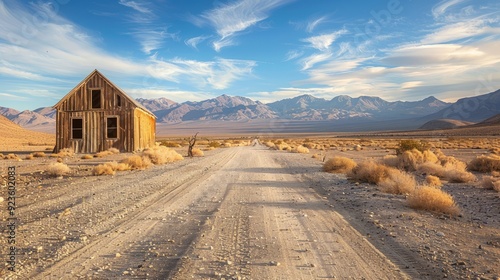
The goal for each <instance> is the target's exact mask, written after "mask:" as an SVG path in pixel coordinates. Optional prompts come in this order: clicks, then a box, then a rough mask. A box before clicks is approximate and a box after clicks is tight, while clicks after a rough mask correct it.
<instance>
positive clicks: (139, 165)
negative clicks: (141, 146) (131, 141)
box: [120, 155, 152, 169]
mask: <svg viewBox="0 0 500 280" xmlns="http://www.w3.org/2000/svg"><path fill="white" fill-rule="evenodd" d="M120 163H124V164H127V165H128V166H130V168H131V169H146V168H148V167H150V166H151V165H152V163H151V160H150V159H149V157H145V156H139V155H133V156H129V157H127V158H124V159H123V160H121V161H120Z"/></svg>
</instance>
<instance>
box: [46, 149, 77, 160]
mask: <svg viewBox="0 0 500 280" xmlns="http://www.w3.org/2000/svg"><path fill="white" fill-rule="evenodd" d="M74 155H75V152H74V151H73V149H70V148H64V149H61V150H60V151H59V153H57V154H51V155H50V156H51V157H61V158H62V157H72V156H74Z"/></svg>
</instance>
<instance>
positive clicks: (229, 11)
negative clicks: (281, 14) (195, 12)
mask: <svg viewBox="0 0 500 280" xmlns="http://www.w3.org/2000/svg"><path fill="white" fill-rule="evenodd" d="M291 1H292V0H239V1H236V2H233V3H230V4H221V5H220V6H218V7H217V8H215V9H212V10H209V11H206V12H204V13H203V14H202V15H201V17H202V18H203V19H205V20H206V21H208V23H209V24H210V25H212V26H213V27H214V28H215V30H216V32H217V34H218V35H219V39H218V40H216V41H214V42H213V46H214V49H215V50H216V51H220V50H221V49H222V48H224V47H227V46H232V45H234V44H236V43H235V41H234V37H235V36H236V35H238V34H239V33H241V32H243V31H245V30H247V29H248V28H249V27H252V26H254V25H256V24H257V23H259V22H261V21H263V20H265V19H267V18H268V17H269V13H270V12H271V11H272V10H273V9H275V8H277V7H279V6H282V5H284V4H286V3H289V2H291Z"/></svg>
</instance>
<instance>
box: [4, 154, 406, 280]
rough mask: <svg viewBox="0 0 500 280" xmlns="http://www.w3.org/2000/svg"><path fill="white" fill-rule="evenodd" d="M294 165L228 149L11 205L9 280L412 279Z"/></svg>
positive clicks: (68, 185) (64, 185)
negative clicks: (16, 220)
mask: <svg viewBox="0 0 500 280" xmlns="http://www.w3.org/2000/svg"><path fill="white" fill-rule="evenodd" d="M290 156H292V154H288V153H280V152H278V151H270V150H268V149H267V148H265V147H262V146H256V147H238V148H231V149H224V150H219V151H217V152H215V153H214V154H212V155H210V156H207V157H205V158H198V159H193V160H191V159H187V160H184V161H182V162H178V163H175V164H171V165H165V166H155V167H154V168H152V169H150V170H147V171H134V172H125V173H119V174H118V175H117V176H115V177H109V176H108V177H85V176H81V177H78V176H77V177H73V178H72V180H71V181H62V182H61V183H60V185H55V186H51V187H47V189H46V191H45V192H43V193H42V194H39V195H37V196H34V197H33V195H32V196H31V197H29V195H28V197H24V198H22V199H19V201H20V203H21V208H20V212H21V213H22V215H23V217H24V222H23V224H22V226H21V227H20V237H19V243H22V244H23V245H22V246H20V247H23V248H22V249H21V252H19V253H20V260H19V267H20V269H19V271H18V273H17V276H11V278H16V277H17V279H221V278H225V279H349V278H350V279H405V278H410V277H408V276H407V275H406V274H405V273H403V272H402V271H401V269H400V268H398V267H397V266H396V265H394V264H393V263H392V262H391V260H390V259H389V258H387V257H386V256H384V255H383V254H382V253H381V252H380V251H379V250H377V249H376V248H375V247H374V246H372V245H371V244H370V243H369V242H368V241H367V240H366V238H365V237H364V236H362V235H361V234H360V233H358V231H356V229H354V227H353V226H351V225H350V224H349V223H348V222H347V221H346V220H345V219H344V218H343V217H342V216H341V215H340V214H339V213H338V212H337V211H336V210H335V207H334V205H331V202H329V201H328V200H327V198H326V197H323V196H321V195H320V194H319V193H318V192H317V191H316V190H315V189H314V188H313V187H312V186H311V184H310V182H308V181H307V180H305V179H304V178H305V176H303V175H304V174H305V173H307V172H308V170H306V169H304V168H300V167H297V165H293V164H290V165H289V164H287V161H288V160H292V161H293V160H295V159H289V157H290ZM294 166H295V167H294ZM397 258H398V255H397V254H395V255H392V256H391V259H392V260H394V259H397ZM399 266H401V265H399ZM403 270H404V269H403Z"/></svg>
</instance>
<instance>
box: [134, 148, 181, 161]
mask: <svg viewBox="0 0 500 280" xmlns="http://www.w3.org/2000/svg"><path fill="white" fill-rule="evenodd" d="M142 155H143V156H145V157H147V158H149V159H150V161H151V162H152V163H153V164H164V163H169V162H174V161H178V160H182V159H184V158H183V157H182V155H180V154H179V153H177V152H176V151H174V150H172V149H169V148H167V147H164V146H156V147H153V148H149V149H145V150H144V151H143V152H142Z"/></svg>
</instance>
